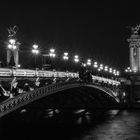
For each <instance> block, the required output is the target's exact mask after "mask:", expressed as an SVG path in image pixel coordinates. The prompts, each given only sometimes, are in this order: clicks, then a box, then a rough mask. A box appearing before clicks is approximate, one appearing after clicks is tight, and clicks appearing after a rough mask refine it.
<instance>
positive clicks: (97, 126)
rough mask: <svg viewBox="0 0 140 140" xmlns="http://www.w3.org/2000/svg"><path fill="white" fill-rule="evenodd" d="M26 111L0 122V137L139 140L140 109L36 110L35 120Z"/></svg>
mask: <svg viewBox="0 0 140 140" xmlns="http://www.w3.org/2000/svg"><path fill="white" fill-rule="evenodd" d="M28 111H29V110H27V109H22V110H20V111H19V112H18V113H17V112H16V113H14V114H12V115H11V114H10V115H8V116H7V117H5V118H3V119H1V120H0V126H1V127H0V137H1V138H2V139H5V138H10V139H13V140H15V139H18V140H20V139H39V140H140V110H106V111H103V110H96V111H95V110H94V111H93V110H84V109H82V110H75V111H63V113H60V111H59V110H55V114H54V113H53V112H52V111H48V110H43V111H42V110H40V109H39V110H38V111H37V112H40V113H38V114H39V115H38V117H36V116H35V114H34V113H28ZM85 111H86V112H85ZM30 112H31V111H30ZM33 112H34V111H33ZM48 112H49V113H48ZM69 112H71V113H69ZM40 116H41V117H40ZM29 118H32V119H29Z"/></svg>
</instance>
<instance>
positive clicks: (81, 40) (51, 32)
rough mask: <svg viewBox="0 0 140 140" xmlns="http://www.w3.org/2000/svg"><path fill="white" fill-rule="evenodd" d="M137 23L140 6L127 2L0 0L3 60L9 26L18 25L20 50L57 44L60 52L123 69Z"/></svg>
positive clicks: (126, 64) (0, 42)
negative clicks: (4, 0) (0, 0)
mask: <svg viewBox="0 0 140 140" xmlns="http://www.w3.org/2000/svg"><path fill="white" fill-rule="evenodd" d="M137 24H140V6H139V5H138V4H137V3H132V2H131V3H128V2H127V1H125V2H119V3H118V2H117V3H115V2H101V1H100V2H99V1H98V2H97V1H93V2H92V3H86V2H77V3H76V2H72V1H71V2H62V3H60V2H59V3H56V2H55V1H54V2H52V3H49V2H44V3H43V2H41V1H40V2H23V3H22V2H19V3H18V2H17V3H6V4H2V3H1V5H0V51H1V54H0V61H5V59H6V49H5V48H6V45H5V42H6V41H7V36H8V32H7V28H9V27H10V26H14V25H17V26H18V28H19V30H18V32H17V38H18V40H19V41H20V42H21V46H20V50H21V53H22V51H24V50H26V52H27V53H28V55H29V53H30V50H31V46H32V44H33V43H37V44H38V45H39V47H40V49H41V50H42V52H44V51H45V50H48V49H49V48H51V47H54V48H55V49H56V51H57V53H59V54H62V53H63V52H64V51H68V52H69V53H70V54H71V55H75V54H78V55H79V56H80V57H83V58H85V59H87V58H92V60H93V61H98V62H99V63H103V64H106V65H109V66H113V67H114V68H119V69H124V68H125V67H127V66H128V65H129V47H128V43H127V38H128V37H129V36H130V33H131V31H130V26H136V25H137ZM24 57H26V55H24ZM21 59H22V58H21V57H20V61H22V62H23V60H21ZM24 60H25V59H24ZM23 63H24V62H23Z"/></svg>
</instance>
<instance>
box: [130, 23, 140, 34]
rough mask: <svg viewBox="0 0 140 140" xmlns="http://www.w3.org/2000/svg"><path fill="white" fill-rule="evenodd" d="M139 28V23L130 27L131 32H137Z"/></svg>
mask: <svg viewBox="0 0 140 140" xmlns="http://www.w3.org/2000/svg"><path fill="white" fill-rule="evenodd" d="M139 28H140V25H137V26H136V27H131V31H132V34H138V31H139Z"/></svg>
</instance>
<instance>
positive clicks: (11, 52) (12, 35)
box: [7, 26, 20, 68]
mask: <svg viewBox="0 0 140 140" xmlns="http://www.w3.org/2000/svg"><path fill="white" fill-rule="evenodd" d="M8 33H9V35H8V38H9V39H8V45H7V64H8V66H10V62H11V60H12V59H11V58H12V56H14V63H15V64H14V65H12V64H11V66H15V67H16V68H18V63H19V55H18V51H19V45H20V43H19V42H17V39H16V33H17V26H14V27H13V28H11V27H10V28H9V29H8Z"/></svg>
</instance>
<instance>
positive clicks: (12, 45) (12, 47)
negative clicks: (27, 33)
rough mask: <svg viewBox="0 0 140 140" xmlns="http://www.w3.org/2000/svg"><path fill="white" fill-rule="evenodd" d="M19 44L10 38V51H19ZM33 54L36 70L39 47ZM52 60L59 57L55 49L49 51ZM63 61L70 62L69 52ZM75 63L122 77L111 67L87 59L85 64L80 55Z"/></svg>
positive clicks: (34, 49)
mask: <svg viewBox="0 0 140 140" xmlns="http://www.w3.org/2000/svg"><path fill="white" fill-rule="evenodd" d="M19 44H20V43H19V42H16V39H14V38H10V39H9V42H8V49H9V50H11V51H15V50H17V49H19ZM32 53H33V54H34V56H35V68H36V62H37V61H36V60H37V55H39V53H40V51H39V47H38V45H37V44H34V45H33V46H32ZM47 56H49V57H50V58H52V59H55V58H57V57H58V56H57V55H56V52H55V49H53V48H52V49H50V50H49V53H48V55H47ZM62 59H63V60H64V61H68V60H70V57H69V53H68V52H64V53H63V56H62ZM72 61H73V62H75V63H80V66H82V67H85V68H86V67H87V68H90V69H91V68H93V69H95V70H96V71H97V72H108V73H110V74H112V75H114V76H119V75H120V72H119V71H118V70H116V69H113V68H111V67H108V66H104V65H103V64H98V62H93V63H92V61H91V59H87V61H85V62H83V61H80V58H79V56H78V55H74V57H73V59H72ZM18 67H20V65H19V64H18Z"/></svg>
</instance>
